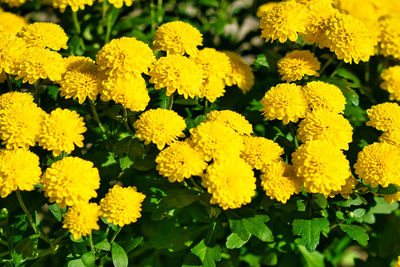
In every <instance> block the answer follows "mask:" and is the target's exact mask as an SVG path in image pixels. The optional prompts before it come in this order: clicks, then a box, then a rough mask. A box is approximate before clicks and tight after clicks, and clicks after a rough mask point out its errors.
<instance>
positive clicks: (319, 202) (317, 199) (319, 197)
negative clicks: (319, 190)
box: [313, 194, 328, 209]
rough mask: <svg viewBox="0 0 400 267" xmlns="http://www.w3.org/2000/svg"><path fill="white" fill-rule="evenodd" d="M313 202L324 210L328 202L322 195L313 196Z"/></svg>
mask: <svg viewBox="0 0 400 267" xmlns="http://www.w3.org/2000/svg"><path fill="white" fill-rule="evenodd" d="M313 198H314V202H315V204H317V205H318V206H319V207H320V208H321V209H325V208H326V207H327V206H328V200H327V199H326V197H325V196H324V195H322V194H315V195H313Z"/></svg>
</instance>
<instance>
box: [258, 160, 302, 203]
mask: <svg viewBox="0 0 400 267" xmlns="http://www.w3.org/2000/svg"><path fill="white" fill-rule="evenodd" d="M260 179H261V186H262V187H263V189H264V191H265V193H266V194H267V196H269V197H270V198H271V199H276V200H277V201H279V202H282V203H283V204H285V203H286V202H287V201H288V200H289V199H290V197H291V196H292V195H294V194H297V193H300V192H301V190H302V189H301V185H302V180H301V179H299V178H298V177H296V173H295V171H294V168H293V166H291V165H289V164H287V163H285V162H283V161H278V162H274V163H272V164H269V165H268V166H267V167H266V168H265V169H264V170H263V174H261V176H260Z"/></svg>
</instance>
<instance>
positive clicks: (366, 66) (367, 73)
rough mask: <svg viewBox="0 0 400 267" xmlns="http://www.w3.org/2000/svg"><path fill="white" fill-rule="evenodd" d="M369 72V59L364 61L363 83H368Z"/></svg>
mask: <svg viewBox="0 0 400 267" xmlns="http://www.w3.org/2000/svg"><path fill="white" fill-rule="evenodd" d="M369 73H370V67H369V61H368V62H365V83H366V84H369V76H370V75H369Z"/></svg>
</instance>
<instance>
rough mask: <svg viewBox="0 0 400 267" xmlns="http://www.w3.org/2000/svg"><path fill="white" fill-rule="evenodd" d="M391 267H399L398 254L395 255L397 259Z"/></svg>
mask: <svg viewBox="0 0 400 267" xmlns="http://www.w3.org/2000/svg"><path fill="white" fill-rule="evenodd" d="M393 267H400V256H399V257H397V261H396V262H395V263H394V266H393Z"/></svg>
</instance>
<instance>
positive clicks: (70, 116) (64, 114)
mask: <svg viewBox="0 0 400 267" xmlns="http://www.w3.org/2000/svg"><path fill="white" fill-rule="evenodd" d="M84 132H86V127H85V123H84V122H83V118H82V117H81V116H79V114H78V113H77V112H76V111H74V110H69V109H60V108H57V109H55V110H53V111H52V112H51V113H50V115H48V116H46V117H45V119H44V121H43V125H42V128H41V131H40V135H39V145H40V146H41V147H43V148H44V149H47V150H50V151H52V152H53V155H54V156H56V157H57V156H58V155H60V154H61V152H66V153H68V154H69V153H71V152H72V151H73V150H74V149H75V145H76V146H77V147H83V139H84V137H83V133H84Z"/></svg>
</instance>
